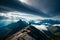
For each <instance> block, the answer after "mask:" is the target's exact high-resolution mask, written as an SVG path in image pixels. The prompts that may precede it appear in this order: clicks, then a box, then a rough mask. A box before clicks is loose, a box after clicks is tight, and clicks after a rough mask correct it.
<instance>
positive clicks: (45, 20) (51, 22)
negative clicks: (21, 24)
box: [29, 19, 60, 25]
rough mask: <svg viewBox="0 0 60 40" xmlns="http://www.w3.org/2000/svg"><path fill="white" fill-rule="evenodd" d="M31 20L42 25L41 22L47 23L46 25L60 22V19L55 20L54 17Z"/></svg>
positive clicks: (32, 22)
mask: <svg viewBox="0 0 60 40" xmlns="http://www.w3.org/2000/svg"><path fill="white" fill-rule="evenodd" d="M37 21H38V22H37ZM29 22H30V23H31V24H37V25H41V24H45V25H46V24H51V25H53V24H60V20H53V19H43V20H31V21H29ZM36 22H37V23H36Z"/></svg>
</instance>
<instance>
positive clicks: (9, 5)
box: [0, 0, 60, 17]
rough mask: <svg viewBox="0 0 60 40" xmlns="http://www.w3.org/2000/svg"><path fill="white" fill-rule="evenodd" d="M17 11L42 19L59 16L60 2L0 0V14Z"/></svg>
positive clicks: (50, 0) (59, 0)
mask: <svg viewBox="0 0 60 40" xmlns="http://www.w3.org/2000/svg"><path fill="white" fill-rule="evenodd" d="M4 11H5V12H6V11H7V12H8V11H19V12H25V13H30V14H35V15H39V16H42V17H55V16H58V15H59V16H60V0H0V12H4Z"/></svg>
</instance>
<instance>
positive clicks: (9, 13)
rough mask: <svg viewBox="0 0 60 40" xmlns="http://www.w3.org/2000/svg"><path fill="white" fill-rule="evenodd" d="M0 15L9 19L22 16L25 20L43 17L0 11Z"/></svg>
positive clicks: (16, 18) (17, 18)
mask: <svg viewBox="0 0 60 40" xmlns="http://www.w3.org/2000/svg"><path fill="white" fill-rule="evenodd" d="M0 16H5V17H8V18H9V19H13V20H19V19H20V18H24V19H26V20H28V21H29V20H36V19H44V18H43V17H40V16H36V15H32V14H26V13H22V12H8V13H0Z"/></svg>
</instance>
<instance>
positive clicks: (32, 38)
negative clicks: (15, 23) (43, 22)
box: [6, 26, 48, 40]
mask: <svg viewBox="0 0 60 40" xmlns="http://www.w3.org/2000/svg"><path fill="white" fill-rule="evenodd" d="M6 40H48V38H47V36H46V35H45V34H43V33H42V32H41V31H39V30H38V29H36V28H35V27H33V26H28V27H25V28H23V29H22V30H20V31H19V32H17V33H15V34H13V35H11V36H10V37H8V38H7V39H6Z"/></svg>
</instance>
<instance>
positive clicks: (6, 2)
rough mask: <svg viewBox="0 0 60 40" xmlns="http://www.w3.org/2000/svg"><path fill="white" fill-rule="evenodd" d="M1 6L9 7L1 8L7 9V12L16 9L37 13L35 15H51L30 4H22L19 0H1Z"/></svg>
mask: <svg viewBox="0 0 60 40" xmlns="http://www.w3.org/2000/svg"><path fill="white" fill-rule="evenodd" d="M0 6H3V7H8V9H6V8H2V9H1V10H3V11H7V12H8V11H11V10H14V11H19V12H27V13H28V12H29V13H32V14H35V15H39V16H47V17H49V16H48V15H46V14H44V13H43V12H41V11H39V10H38V9H35V8H34V7H31V6H28V5H26V4H22V3H21V2H20V1H18V0H1V1H0ZM9 8H10V9H9ZM1 10H0V11H1Z"/></svg>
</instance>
